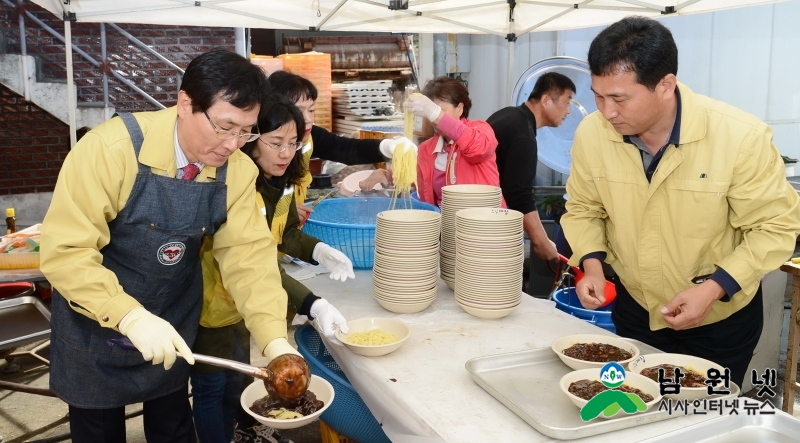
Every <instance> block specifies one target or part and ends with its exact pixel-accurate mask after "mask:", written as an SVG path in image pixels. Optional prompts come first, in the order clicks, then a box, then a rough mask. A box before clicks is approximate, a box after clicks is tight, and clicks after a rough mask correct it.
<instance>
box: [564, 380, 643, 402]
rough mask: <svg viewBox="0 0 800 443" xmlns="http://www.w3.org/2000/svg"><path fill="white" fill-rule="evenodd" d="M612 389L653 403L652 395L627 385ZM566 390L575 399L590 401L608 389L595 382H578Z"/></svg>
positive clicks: (571, 384)
mask: <svg viewBox="0 0 800 443" xmlns="http://www.w3.org/2000/svg"><path fill="white" fill-rule="evenodd" d="M614 389H616V390H618V391H622V392H628V393H630V394H636V395H638V396H639V398H641V399H642V401H643V402H645V403H648V402H651V401H653V396H652V395H650V394H645V393H644V392H642V391H640V390H638V389H636V388H632V387H630V386H628V385H622V386H619V387H616V388H614ZM567 390H568V391H569V393H570V394H572V395H574V396H576V397H580V398H582V399H584V400H591V399H592V398H593V397H594V396H595V395H597V394H599V393H601V392H603V391H607V390H608V388H607V387H605V385H603V384H602V383H600V382H599V381H597V380H578V381H575V382H572V383H570V385H569V388H568V389H567Z"/></svg>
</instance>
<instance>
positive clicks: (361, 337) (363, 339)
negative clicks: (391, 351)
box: [344, 329, 399, 346]
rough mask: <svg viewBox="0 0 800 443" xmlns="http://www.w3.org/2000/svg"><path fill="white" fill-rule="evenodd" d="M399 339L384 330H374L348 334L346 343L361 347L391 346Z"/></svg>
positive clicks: (345, 339)
mask: <svg viewBox="0 0 800 443" xmlns="http://www.w3.org/2000/svg"><path fill="white" fill-rule="evenodd" d="M398 340H399V339H398V338H397V336H396V335H394V334H389V333H388V332H385V331H384V330H382V329H373V330H371V331H367V332H353V333H352V334H348V335H347V336H346V337H345V338H344V341H346V342H347V343H350V344H354V345H360V346H379V345H390V344H392V343H395V342H397V341H398Z"/></svg>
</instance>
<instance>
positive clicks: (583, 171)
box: [561, 83, 800, 330]
mask: <svg viewBox="0 0 800 443" xmlns="http://www.w3.org/2000/svg"><path fill="white" fill-rule="evenodd" d="M678 88H679V89H680V94H681V106H682V112H681V128H680V146H678V147H675V146H674V145H670V146H669V147H667V149H666V151H665V152H664V155H663V157H662V159H661V162H660V163H659V165H658V169H657V170H656V172H655V174H654V175H653V178H652V182H651V183H648V182H647V178H646V177H645V174H644V168H643V166H642V159H641V156H640V154H639V149H638V148H637V147H636V146H634V145H631V144H627V143H625V142H623V139H622V135H620V134H619V133H618V132H616V130H614V127H613V126H612V125H611V124H609V123H608V121H606V120H605V119H604V118H603V116H602V114H600V113H599V112H595V113H593V114H591V115H590V116H588V117H587V118H585V119H584V120H583V122H581V124H580V126H578V129H577V132H576V134H575V141H574V144H573V145H572V169H571V171H570V176H569V179H568V181H567V193H568V194H569V196H570V199H569V201H567V204H566V208H567V213H566V214H565V215H564V216H563V217H562V219H561V224H562V227H563V229H564V233H565V235H566V237H567V240H568V242H569V244H570V246H571V247H572V249H573V256H572V258H571V259H570V264H571V265H577V264H578V263H579V261H580V259H581V258H582V257H584V256H585V255H586V254H588V253H591V252H605V253H607V258H606V262H607V263H609V264H610V265H611V266H612V267H613V268H614V271H615V272H616V273H617V274H618V276H619V278H620V280H621V282H622V284H623V285H624V286H625V288H626V289H627V290H628V291H629V292H630V294H631V295H632V296H633V298H634V299H635V300H636V301H637V302H638V303H639V304H640V305H641V306H642V307H644V308H645V309H647V310H648V311H649V312H650V329H652V330H657V329H662V328H665V327H668V324H667V323H666V322H665V321H664V320H663V318H662V316H661V314H660V312H659V310H660V309H661V307H662V306H664V304H665V303H666V302H667V301H669V300H670V299H671V298H672V297H674V296H675V294H677V293H678V292H680V291H682V290H684V289H687V288H689V287H691V286H692V285H693V283H692V282H691V279H692V278H694V277H696V276H700V275H706V274H712V273H713V272H714V271H715V270H716V269H717V268H718V267H721V268H722V269H724V270H725V271H726V272H727V273H728V274H730V275H731V277H733V278H734V279H735V280H736V282H737V283H739V285H740V286H741V290H740V291H739V292H738V293H736V294H732V299H731V300H730V301H729V302H722V301H719V302H715V303H714V305H713V307H712V309H711V312H710V313H709V315H708V316H707V317H706V319H705V320H704V322H703V324H704V325H705V324H709V323H714V322H717V321H719V320H722V319H725V318H727V317H728V316H730V315H731V314H733V313H734V312H736V311H738V310H739V309H741V308H742V307H744V306H746V305H747V304H748V303H749V302H750V301H751V300H752V299H753V296H754V295H755V293H756V290H757V289H758V285H759V283H760V280H761V276H762V275H763V274H765V273H767V272H770V271H772V270H774V269H776V268H778V267H779V266H780V265H781V264H782V263H783V262H784V261H786V260H787V259H788V258H789V257H790V256H791V254H792V252H793V251H794V247H795V240H796V238H797V235H798V233H800V198H798V195H797V192H796V191H795V190H794V189H793V188H792V187H791V186H790V185H789V183H788V182H787V181H786V179H785V177H784V165H783V162H782V160H781V156H780V153H779V152H778V149H777V148H776V147H775V145H774V144H773V143H772V130H771V129H770V127H769V126H767V124H765V123H764V122H762V121H761V120H759V119H758V118H756V117H755V116H753V115H750V114H747V113H745V112H743V111H741V110H739V109H737V108H734V107H733V106H730V105H727V104H725V103H722V102H719V101H716V100H713V99H711V98H708V97H705V96H702V95H698V94H695V93H693V92H692V91H691V90H690V89H689V88H688V87H687V86H685V85H683V84H680V83H679V84H678Z"/></svg>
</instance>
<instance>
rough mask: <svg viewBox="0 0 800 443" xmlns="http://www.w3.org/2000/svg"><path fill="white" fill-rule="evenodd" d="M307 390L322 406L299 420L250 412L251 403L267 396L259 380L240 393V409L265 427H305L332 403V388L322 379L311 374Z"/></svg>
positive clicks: (262, 383)
mask: <svg viewBox="0 0 800 443" xmlns="http://www.w3.org/2000/svg"><path fill="white" fill-rule="evenodd" d="M308 390H309V391H311V392H313V393H314V395H316V396H317V400H321V401H322V402H323V403H324V404H323V405H322V408H320V410H319V411H317V412H315V413H313V414H310V415H306V416H304V417H300V418H291V419H288V420H279V419H276V418H269V417H264V416H263V415H258V414H256V413H255V412H253V411H251V410H250V406H252V405H253V402H255V401H256V400H258V399H260V398H264V396H266V395H267V389H266V388H265V387H264V382H263V381H261V380H256V381H254V382H253V383H251V384H250V386H248V387H247V388H245V390H244V392H242V396H241V399H240V403H241V404H242V408H243V409H244V410H245V412H247V413H248V414H250V415H251V416H252V417H253V418H255V419H256V420H258V422H259V423H261V424H262V425H267V426H269V427H271V428H275V429H294V428H299V427H301V426H305V425H307V424H309V423H311V422H312V421H314V420H316V419H317V418H318V417H319V416H320V415H322V413H323V412H324V411H325V410H326V409H328V406H330V405H331V403H333V397H334V392H333V386H331V384H330V383H328V381H327V380H325V379H324V378H322V377H318V376H316V375H313V374H312V375H311V382H310V383H309V385H308Z"/></svg>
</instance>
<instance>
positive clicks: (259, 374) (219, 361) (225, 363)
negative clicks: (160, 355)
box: [106, 338, 310, 400]
mask: <svg viewBox="0 0 800 443" xmlns="http://www.w3.org/2000/svg"><path fill="white" fill-rule="evenodd" d="M106 344H107V345H108V346H111V347H114V346H119V347H120V348H121V349H124V350H126V351H137V352H138V351H139V350H138V349H136V346H134V345H133V343H131V341H130V339H128V338H109V339H108V340H106ZM176 354H177V355H178V357H180V358H184V357H183V356H182V355H181V353H180V352H177V353H176ZM192 355H193V356H194V361H195V362H197V363H205V364H207V365H211V366H217V367H220V368H225V369H231V370H233V371H237V372H241V373H243V374H247V375H249V376H252V377H255V378H257V379H259V380H263V381H264V386H266V387H267V391H270V387H271V388H272V391H273V392H275V393H276V394H277V395H278V396H279V397H281V398H282V399H284V400H294V399H295V398H298V397H300V396H302V395H303V394H304V393H305V391H306V390H305V389H303V390H302V392H300V394H299V395H296V393H295V392H287V391H288V389H284V388H283V386H284V385H286V384H288V385H289V386H291V385H292V384H293V381H292V380H284V381H285V382H287V383H280V380H279V377H277V376H275V373H274V372H272V371H271V370H269V369H267V368H260V367H258V366H251V365H248V364H245V363H240V362H238V361H234V360H228V359H225V358H219V357H212V356H210V355H203V354H195V353H192ZM278 358H280V357H278ZM309 375H310V373H309ZM307 388H308V386H306V389H307Z"/></svg>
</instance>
